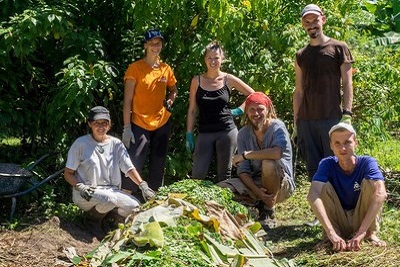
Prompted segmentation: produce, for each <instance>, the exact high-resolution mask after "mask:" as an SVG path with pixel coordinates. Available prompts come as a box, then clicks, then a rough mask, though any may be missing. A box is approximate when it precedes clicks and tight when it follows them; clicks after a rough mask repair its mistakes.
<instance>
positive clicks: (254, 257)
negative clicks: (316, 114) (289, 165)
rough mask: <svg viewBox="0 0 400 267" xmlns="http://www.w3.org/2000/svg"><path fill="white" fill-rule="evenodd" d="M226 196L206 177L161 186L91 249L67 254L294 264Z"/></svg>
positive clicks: (169, 262)
mask: <svg viewBox="0 0 400 267" xmlns="http://www.w3.org/2000/svg"><path fill="white" fill-rule="evenodd" d="M232 198H233V194H232V193H231V192H230V191H229V190H227V189H223V188H220V187H218V186H215V185H214V184H213V183H211V182H208V181H200V180H193V179H185V180H182V181H179V182H176V183H174V184H172V185H170V186H167V187H162V188H160V190H159V192H158V193H157V195H156V198H155V199H154V200H153V201H151V202H148V203H146V204H145V205H143V206H142V207H141V208H140V210H138V211H137V212H136V213H135V214H133V215H132V216H131V217H129V218H128V219H127V221H126V223H125V224H119V227H118V229H116V230H114V231H112V232H110V233H109V234H108V235H107V237H106V238H105V239H104V240H103V241H102V242H101V244H100V245H99V246H98V247H97V248H96V249H94V250H93V251H92V252H90V253H88V254H86V255H76V254H75V253H74V251H73V250H72V251H70V253H69V255H68V257H69V258H70V260H71V262H73V264H74V265H75V266H78V267H86V266H91V267H97V266H111V267H114V266H126V267H129V266H136V267H145V266H146V267H156V266H157V267H159V266H164V267H172V266H173V267H180V266H191V267H212V266H227V267H228V266H234V267H242V266H249V267H250V266H253V267H268V266H289V267H290V266H295V264H294V262H293V261H291V260H287V259H280V260H278V259H275V258H274V257H273V255H272V253H271V251H270V250H269V249H268V247H267V246H266V245H265V240H263V238H262V237H260V235H263V233H264V234H265V232H264V231H263V230H262V227H261V225H260V224H259V223H257V222H256V223H255V222H253V221H252V220H251V218H249V215H248V210H247V208H246V207H244V206H242V205H241V204H239V203H237V202H235V201H233V199H232Z"/></svg>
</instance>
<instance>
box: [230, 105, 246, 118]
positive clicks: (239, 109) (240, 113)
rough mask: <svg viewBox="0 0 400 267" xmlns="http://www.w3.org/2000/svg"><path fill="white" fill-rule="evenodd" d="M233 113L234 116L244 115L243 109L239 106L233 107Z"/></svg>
mask: <svg viewBox="0 0 400 267" xmlns="http://www.w3.org/2000/svg"><path fill="white" fill-rule="evenodd" d="M231 113H232V116H233V117H239V116H242V115H243V110H242V109H241V108H239V107H238V108H234V109H231Z"/></svg>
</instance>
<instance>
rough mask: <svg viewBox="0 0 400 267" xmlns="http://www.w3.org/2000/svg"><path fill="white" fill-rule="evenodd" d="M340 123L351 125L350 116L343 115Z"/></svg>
mask: <svg viewBox="0 0 400 267" xmlns="http://www.w3.org/2000/svg"><path fill="white" fill-rule="evenodd" d="M340 122H344V123H348V124H351V115H349V114H343V115H342V119H341V120H340Z"/></svg>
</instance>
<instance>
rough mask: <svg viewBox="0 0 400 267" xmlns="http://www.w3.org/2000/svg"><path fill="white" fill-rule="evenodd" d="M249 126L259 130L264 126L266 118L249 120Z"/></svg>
mask: <svg viewBox="0 0 400 267" xmlns="http://www.w3.org/2000/svg"><path fill="white" fill-rule="evenodd" d="M250 123H251V126H252V127H253V130H254V131H260V130H262V129H263V128H264V125H265V123H266V119H265V118H264V119H263V120H261V121H258V122H255V121H254V120H250Z"/></svg>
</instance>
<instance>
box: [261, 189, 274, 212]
mask: <svg viewBox="0 0 400 267" xmlns="http://www.w3.org/2000/svg"><path fill="white" fill-rule="evenodd" d="M260 191H261V193H260V194H259V198H260V200H261V201H262V202H264V205H265V206H266V207H268V208H273V207H274V206H275V203H276V197H277V194H267V190H266V189H265V188H260Z"/></svg>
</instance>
